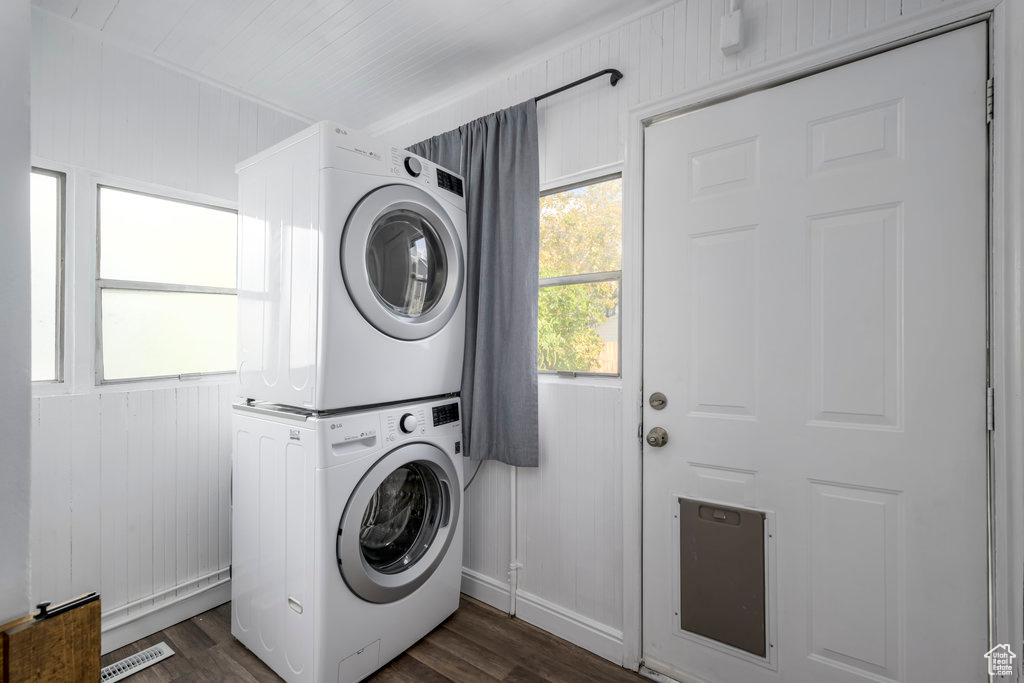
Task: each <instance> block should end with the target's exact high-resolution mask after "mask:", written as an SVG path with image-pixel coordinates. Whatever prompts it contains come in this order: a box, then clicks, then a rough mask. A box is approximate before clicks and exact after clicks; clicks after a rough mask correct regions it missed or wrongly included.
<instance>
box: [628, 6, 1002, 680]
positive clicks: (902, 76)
mask: <svg viewBox="0 0 1024 683" xmlns="http://www.w3.org/2000/svg"><path fill="white" fill-rule="evenodd" d="M986 44H987V43H986V27H985V26H984V25H983V24H978V25H975V26H970V27H967V28H963V29H960V30H957V31H955V32H952V33H948V34H945V35H942V36H939V37H935V38H931V39H928V40H925V41H922V42H918V43H915V44H912V45H909V46H906V47H902V48H899V49H896V50H893V51H890V52H886V53H883V54H880V55H876V56H873V57H870V58H867V59H863V60H860V61H857V62H853V63H851V64H847V65H844V66H841V67H839V68H835V69H832V70H830V71H827V72H824V73H820V74H817V75H813V76H810V77H807V78H804V79H801V80H798V81H795V82H792V83H788V84H785V85H782V86H779V87H776V88H772V89H769V90H765V91H761V92H757V93H753V94H750V95H747V96H744V97H741V98H738V99H735V100H731V101H727V102H724V103H721V104H717V105H714V106H711V107H708V108H704V109H700V110H697V111H693V112H691V113H688V114H685V115H683V116H679V117H676V118H672V119H669V120H666V121H663V122H659V123H656V124H654V125H652V126H651V127H649V128H648V129H647V131H646V136H645V145H644V154H645V170H644V187H645V190H644V271H645V279H644V297H645V301H644V430H645V432H646V431H647V430H649V429H651V428H652V427H654V426H661V427H663V428H665V429H666V430H667V432H668V435H669V439H668V443H667V444H666V445H665V446H663V447H660V448H654V447H651V446H649V445H646V444H645V446H644V492H643V495H644V511H643V519H644V530H643V534H644V537H643V548H644V551H643V553H644V555H643V594H644V600H643V656H644V660H645V663H646V665H647V666H648V667H650V668H652V669H655V670H660V671H662V672H664V673H667V674H670V675H673V676H675V677H677V678H680V679H681V680H690V678H689V677H694V676H695V677H697V678H698V679H699V680H706V681H710V682H712V683H739V682H743V683H748V682H749V683H757V682H759V681H775V682H785V683H828V682H837V683H838V682H842V683H847V682H849V683H854V682H858V683H859V682H863V681H884V680H895V681H920V682H921V683H934V682H939V681H950V682H953V681H955V682H957V683H960V682H964V681H982V680H987V679H986V677H985V660H984V659H983V657H982V655H983V654H984V652H985V651H986V650H987V649H988V647H987V635H986V624H987V597H986V580H987V568H986V557H987V549H986V487H985V481H986V467H985V463H986V448H987V432H986V413H985V392H986V384H987V380H986V374H987V369H986V368H987V358H986V325H987V320H986V307H987V288H988V285H987V276H986V249H987V245H986V234H987V228H986V205H987V186H986V177H987V157H986V144H987V142H986V140H987V135H986V122H985V82H986V75H987V66H986V65H987V56H986V54H987V47H986ZM655 391H658V392H663V393H664V394H665V395H666V397H667V406H666V407H665V408H664V409H663V410H660V411H655V410H653V409H652V408H651V407H650V405H649V404H648V397H649V396H650V394H651V393H653V392H655ZM680 497H688V498H698V499H707V500H712V501H716V502H718V503H720V504H725V505H733V506H746V507H752V508H756V509H760V510H765V511H767V512H769V513H771V514H770V515H769V519H770V520H771V526H772V529H771V530H772V537H771V538H770V539H768V546H767V547H768V548H769V552H770V554H771V557H770V558H769V562H768V586H767V595H768V596H769V598H768V604H767V612H768V615H769V616H768V621H769V628H768V633H769V641H770V642H769V648H768V652H769V654H768V656H767V657H765V658H764V659H763V660H761V661H758V658H757V657H754V656H749V655H748V656H744V655H741V654H739V653H737V652H735V651H732V650H730V648H728V647H720V646H718V645H717V644H716V643H714V642H713V641H709V640H706V639H702V638H700V637H695V636H693V635H692V634H689V633H687V632H684V631H682V630H681V628H680V614H679V611H680V607H679V595H680V591H681V590H684V589H681V588H680V581H679V574H678V571H679V569H678V566H679V555H678V553H679V548H680V545H679V537H678V534H679V532H678V525H677V522H676V521H675V520H674V518H673V515H674V514H675V513H676V512H677V511H678V509H679V508H678V503H677V501H678V499H679V498H680Z"/></svg>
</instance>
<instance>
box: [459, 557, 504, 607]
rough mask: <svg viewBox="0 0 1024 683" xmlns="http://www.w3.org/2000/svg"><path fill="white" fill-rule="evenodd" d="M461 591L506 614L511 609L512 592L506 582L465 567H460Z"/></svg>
mask: <svg viewBox="0 0 1024 683" xmlns="http://www.w3.org/2000/svg"><path fill="white" fill-rule="evenodd" d="M462 592H463V593H465V594H466V595H468V596H469V597H471V598H476V599H477V600H479V601H480V602H483V603H486V604H488V605H490V606H491V607H493V608H494V609H500V610H501V611H502V612H505V613H506V614H508V613H509V611H510V610H511V609H512V593H511V592H510V591H509V586H508V584H507V583H502V582H501V581H498V580H497V579H494V578H491V577H490V576H487V575H486V574H481V573H480V572H475V571H473V570H472V569H467V568H466V567H463V568H462Z"/></svg>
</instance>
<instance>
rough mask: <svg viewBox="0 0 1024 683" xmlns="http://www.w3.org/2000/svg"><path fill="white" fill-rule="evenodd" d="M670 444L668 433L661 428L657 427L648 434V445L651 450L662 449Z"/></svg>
mask: <svg viewBox="0 0 1024 683" xmlns="http://www.w3.org/2000/svg"><path fill="white" fill-rule="evenodd" d="M667 443H668V432H666V431H665V430H664V429H662V428H661V427H655V428H654V429H652V430H651V431H649V432H647V445H648V446H650V447H651V448H661V447H662V446H664V445H665V444H667Z"/></svg>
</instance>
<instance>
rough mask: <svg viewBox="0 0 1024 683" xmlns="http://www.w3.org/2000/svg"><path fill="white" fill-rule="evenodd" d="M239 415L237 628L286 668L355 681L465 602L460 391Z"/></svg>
mask: <svg viewBox="0 0 1024 683" xmlns="http://www.w3.org/2000/svg"><path fill="white" fill-rule="evenodd" d="M232 420H233V431H234V456H233V458H234V462H233V466H234V470H233V481H232V490H233V495H232V581H231V600H232V602H231V633H232V635H234V636H235V637H236V638H237V639H238V640H239V641H241V642H242V643H243V644H244V645H245V646H246V647H247V648H249V649H250V650H252V652H254V653H255V654H256V655H257V656H258V657H260V659H262V660H263V661H264V662H266V663H267V665H268V666H270V668H271V669H273V670H274V671H275V672H276V673H277V674H278V675H280V676H281V677H282V678H284V679H285V680H286V681H292V682H303V683H323V682H325V681H330V682H331V683H353V682H354V681H358V680H361V679H362V678H364V677H365V676H368V675H369V674H371V673H373V672H374V671H376V670H377V669H378V668H380V667H381V666H383V665H384V664H385V663H387V662H388V661H390V660H391V659H393V658H394V657H396V656H397V655H399V654H401V653H402V652H403V651H404V650H406V649H407V648H408V647H409V646H411V645H412V644H413V643H415V642H416V641H417V640H419V639H420V638H422V637H423V636H425V635H426V634H427V633H429V632H430V631H431V630H432V629H433V628H434V627H436V626H437V625H438V624H440V623H441V622H442V621H444V620H445V619H446V618H447V617H448V616H449V615H451V614H452V613H453V612H454V611H455V610H456V609H457V608H458V604H459V590H460V580H461V572H462V479H463V475H462V456H461V455H459V450H460V449H459V444H460V439H461V428H460V422H459V402H458V399H455V398H448V399H442V400H435V401H430V402H422V403H410V404H404V405H397V406H389V407H387V408H382V409H376V410H371V411H361V412H351V413H341V414H333V415H328V416H321V417H312V416H310V415H308V414H303V413H300V412H298V411H294V410H268V409H264V408H260V407H251V406H244V405H243V406H236V407H235V410H234V413H233V416H232Z"/></svg>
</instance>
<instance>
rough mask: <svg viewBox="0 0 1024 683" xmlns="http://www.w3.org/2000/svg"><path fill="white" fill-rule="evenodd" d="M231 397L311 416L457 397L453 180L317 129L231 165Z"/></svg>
mask: <svg viewBox="0 0 1024 683" xmlns="http://www.w3.org/2000/svg"><path fill="white" fill-rule="evenodd" d="M237 171H238V174H239V235H238V378H239V382H240V384H241V395H242V396H243V397H245V398H247V399H254V400H257V401H263V402H268V403H275V404H280V405H287V406H296V407H303V408H309V409H310V410H315V411H325V410H337V409H342V408H350V407H356V406H368V405H377V404H383V403H389V402H395V401H403V400H409V399H414V398H425V397H429V396H437V395H442V394H447V393H453V392H457V391H459V388H460V384H461V378H462V355H463V343H464V340H463V333H464V330H465V304H464V297H463V291H464V280H465V242H466V210H465V201H464V199H463V182H462V178H460V177H459V176H457V175H455V174H453V173H450V172H448V171H446V170H445V169H443V168H440V167H438V166H437V165H436V164H433V163H431V162H429V161H427V160H426V159H423V158H420V157H417V156H415V155H413V154H410V153H409V152H406V151H404V150H401V149H398V148H393V147H389V146H386V145H384V144H382V143H379V142H376V141H373V140H370V139H368V138H362V137H359V136H358V135H356V134H355V133H352V132H350V131H348V130H346V129H345V128H344V127H342V126H338V125H335V124H332V123H329V122H321V123H319V124H316V125H314V126H312V127H310V128H308V129H307V130H305V131H303V132H301V133H298V134H297V135H294V136H292V137H290V138H288V139H287V140H284V141H283V142H281V143H279V144H277V145H274V146H273V147H271V148H270V149H267V150H265V151H264V152H261V153H260V154H257V155H256V156H254V157H252V158H251V159H249V160H247V161H244V162H242V163H241V164H239V165H238V167H237Z"/></svg>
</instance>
